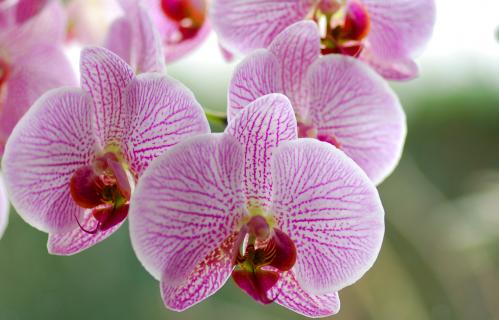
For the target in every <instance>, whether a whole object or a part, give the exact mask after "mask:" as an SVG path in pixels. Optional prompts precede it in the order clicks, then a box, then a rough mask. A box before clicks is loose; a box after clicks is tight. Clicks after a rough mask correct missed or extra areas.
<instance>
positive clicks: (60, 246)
mask: <svg viewBox="0 0 499 320" xmlns="http://www.w3.org/2000/svg"><path fill="white" fill-rule="evenodd" d="M79 222H80V224H81V226H82V227H83V228H84V229H85V230H94V229H95V228H97V224H98V221H97V220H96V219H95V218H94V217H93V216H92V214H91V210H87V211H86V212H85V214H84V216H83V218H82V219H81V220H79ZM122 224H123V222H122V223H119V224H117V225H115V226H113V227H112V228H109V229H108V230H105V231H99V232H97V233H96V234H89V233H86V232H84V231H83V230H82V229H81V228H80V227H79V226H77V227H76V228H74V229H72V230H68V231H64V232H55V233H50V234H49V240H48V243H47V248H48V251H49V253H51V254H56V255H60V256H69V255H73V254H76V253H79V252H81V251H83V250H85V249H88V248H90V247H91V246H93V245H95V244H97V243H99V242H101V241H102V240H105V239H107V238H108V237H109V236H110V235H111V234H113V233H114V232H115V231H116V230H118V229H119V227H120V226H121V225H122Z"/></svg>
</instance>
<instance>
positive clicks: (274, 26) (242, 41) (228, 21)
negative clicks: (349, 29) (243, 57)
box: [210, 0, 314, 54]
mask: <svg viewBox="0 0 499 320" xmlns="http://www.w3.org/2000/svg"><path fill="white" fill-rule="evenodd" d="M313 5H314V1H311V0H265V1H262V0H215V1H213V3H212V7H211V16H210V17H211V19H212V22H213V28H214V29H215V31H216V33H217V35H218V36H219V38H220V42H221V43H222V45H223V46H224V47H225V48H227V49H229V50H230V51H232V52H238V53H242V54H247V53H249V52H251V51H253V50H255V49H258V48H265V47H267V46H269V45H270V43H271V42H272V40H273V39H274V38H275V37H276V36H277V35H278V34H279V33H281V32H282V31H283V30H284V29H286V27H288V26H289V25H291V24H293V23H295V22H298V21H300V20H303V19H305V17H306V16H307V15H308V14H309V12H310V11H311V10H312V8H313Z"/></svg>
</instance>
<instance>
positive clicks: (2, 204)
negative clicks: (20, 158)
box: [0, 173, 9, 238]
mask: <svg viewBox="0 0 499 320" xmlns="http://www.w3.org/2000/svg"><path fill="white" fill-rule="evenodd" d="M8 221H9V200H8V199H7V191H6V190H5V186H4V183H3V177H2V174H1V173H0V238H1V237H2V236H3V233H4V232H5V228H7V223H8Z"/></svg>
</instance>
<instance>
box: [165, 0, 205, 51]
mask: <svg viewBox="0 0 499 320" xmlns="http://www.w3.org/2000/svg"><path fill="white" fill-rule="evenodd" d="M161 9H162V10H163V13H164V15H165V16H166V17H168V19H170V20H171V21H173V22H175V23H176V24H177V26H178V31H179V33H180V39H178V42H181V41H183V40H187V39H190V38H193V37H195V36H196V34H197V33H198V31H199V30H200V29H201V27H202V26H203V23H204V22H205V20H206V11H207V8H206V0H161Z"/></svg>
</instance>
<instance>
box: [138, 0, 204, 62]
mask: <svg viewBox="0 0 499 320" xmlns="http://www.w3.org/2000/svg"><path fill="white" fill-rule="evenodd" d="M143 3H144V5H145V6H146V8H147V9H148V11H149V13H150V15H151V17H152V20H153V22H154V24H155V26H156V28H157V29H158V30H159V33H160V35H161V39H162V43H163V45H164V47H165V59H166V62H173V61H174V60H177V59H179V58H180V57H182V56H184V55H185V54H187V53H189V52H191V51H192V50H194V49H196V48H197V47H198V46H199V45H200V44H201V43H202V42H203V41H204V40H205V39H206V38H207V37H208V35H209V33H210V31H211V25H210V23H209V21H208V19H207V12H208V5H209V1H208V0H143Z"/></svg>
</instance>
